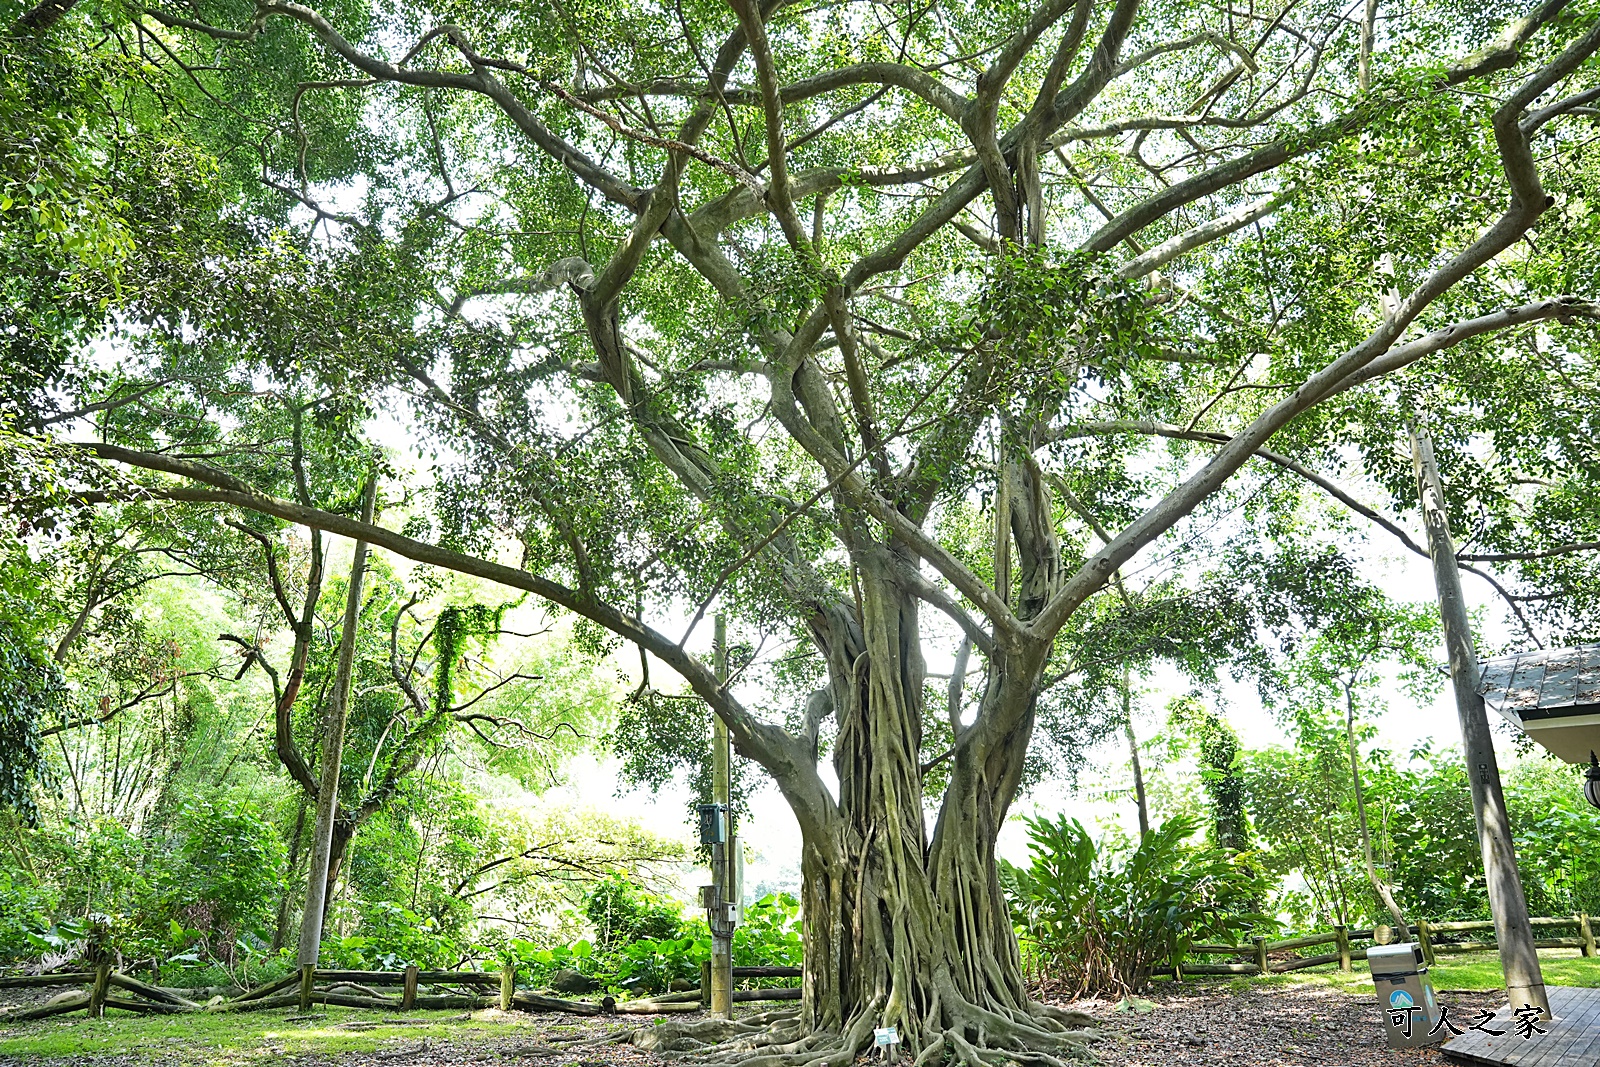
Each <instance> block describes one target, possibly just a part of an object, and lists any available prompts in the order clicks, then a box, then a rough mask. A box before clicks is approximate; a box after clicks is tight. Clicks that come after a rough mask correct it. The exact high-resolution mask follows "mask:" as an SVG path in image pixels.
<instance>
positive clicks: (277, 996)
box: [0, 964, 801, 1022]
mask: <svg viewBox="0 0 1600 1067" xmlns="http://www.w3.org/2000/svg"><path fill="white" fill-rule="evenodd" d="M733 977H734V979H735V980H739V979H749V978H766V979H771V978H799V977H801V970H800V968H798V967H735V968H733ZM303 981H304V975H303V974H302V973H301V972H298V971H297V972H295V973H293V974H288V975H285V976H284V977H282V978H280V979H278V980H277V981H275V982H268V983H266V984H265V985H261V986H257V987H256V988H254V989H250V990H247V991H245V992H243V993H241V994H239V995H238V996H236V997H232V998H229V999H221V998H213V999H212V1000H211V1001H210V1002H208V1003H205V1004H201V1003H199V1002H197V1001H194V1000H190V999H189V998H188V997H186V996H184V992H185V990H181V989H172V988H167V987H163V986H157V985H152V984H150V983H147V982H141V981H139V980H138V979H137V978H134V977H133V976H131V975H127V974H123V973H121V972H119V971H114V970H112V968H111V965H110V964H100V965H99V966H98V967H96V968H95V969H94V970H92V971H72V972H62V973H60V974H23V975H10V976H0V989H40V988H49V987H55V986H87V987H88V988H87V989H86V990H81V991H78V992H70V991H69V992H65V993H63V994H61V995H59V996H56V997H54V998H52V999H51V1000H50V1001H48V1002H46V1003H44V1004H39V1005H34V1006H31V1007H25V1008H18V1009H11V1010H0V1022H11V1021H15V1020H22V1019H44V1018H49V1017H50V1016H54V1015H66V1014H68V1013H70V1012H75V1011H87V1012H88V1013H89V1014H90V1015H91V1016H95V1017H99V1016H102V1015H104V1014H105V1010H106V1009H107V1008H115V1009H118V1010H120V1011H127V1012H134V1013H137V1014H144V1015H171V1014H180V1013H185V1012H225V1011H266V1010H269V1009H272V1008H290V1007H297V1006H300V1005H301V1004H304V1003H310V1004H321V1005H330V1004H331V1005H334V1006H335V1007H346V1008H374V1009H378V1010H384V1011H411V1010H413V1009H426V1008H436V1009H437V1008H492V1007H498V1008H500V1009H501V1010H503V1011H512V1010H520V1011H532V1012H570V1013H572V1014H575V1015H602V1014H606V1015H609V1014H613V1013H616V1014H623V1015H655V1014H661V1013H666V1012H685V1011H700V1010H702V1008H703V1007H704V1006H706V1005H708V1004H709V1003H710V999H711V988H710V979H709V977H708V976H707V975H705V974H702V976H701V983H700V988H698V989H689V990H685V991H683V992H681V993H667V994H663V995H661V996H657V997H652V998H649V999H644V1000H617V999H616V998H614V997H610V996H606V997H602V998H601V999H600V1000H598V1001H593V1000H568V999H564V998H561V997H550V996H545V995H544V994H542V993H535V992H532V991H529V990H523V989H518V988H517V969H516V968H515V967H513V966H510V965H507V966H505V967H503V968H502V969H501V970H499V971H424V970H421V969H420V968H417V967H414V966H413V967H407V968H406V969H405V970H402V971H353V970H335V969H327V970H324V969H322V968H320V967H319V968H317V969H315V970H314V971H313V972H312V975H311V983H312V986H311V989H310V991H309V993H307V992H305V991H303V990H302V989H301V985H302V983H303ZM395 986H399V987H400V995H399V996H392V995H386V994H384V993H380V992H378V989H379V988H393V987H395ZM424 987H429V988H431V989H432V992H423V989H424ZM465 989H470V990H472V991H471V992H463V991H462V990H465ZM113 990H115V991H116V992H113ZM123 993H128V994H132V996H131V997H130V996H122V995H120V994H123ZM800 998H801V990H800V987H799V986H779V987H776V988H770V989H735V990H733V999H734V1002H735V1003H748V1002H752V1001H769V1000H771V1001H783V1000H799V999H800Z"/></svg>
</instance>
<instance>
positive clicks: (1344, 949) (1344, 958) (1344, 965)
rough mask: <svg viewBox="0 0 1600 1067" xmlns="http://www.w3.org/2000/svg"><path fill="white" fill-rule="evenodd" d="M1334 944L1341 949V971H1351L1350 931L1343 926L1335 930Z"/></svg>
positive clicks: (1336, 927)
mask: <svg viewBox="0 0 1600 1067" xmlns="http://www.w3.org/2000/svg"><path fill="white" fill-rule="evenodd" d="M1333 943H1334V944H1335V945H1337V946H1338V947H1339V969H1340V970H1341V971H1348V970H1349V969H1350V929H1349V927H1347V926H1344V925H1343V924H1340V925H1339V926H1335V927H1334V928H1333Z"/></svg>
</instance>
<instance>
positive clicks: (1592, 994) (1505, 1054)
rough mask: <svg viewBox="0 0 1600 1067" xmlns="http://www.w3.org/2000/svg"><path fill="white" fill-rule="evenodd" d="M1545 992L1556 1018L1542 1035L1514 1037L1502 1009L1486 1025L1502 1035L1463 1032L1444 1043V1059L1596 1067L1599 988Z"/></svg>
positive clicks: (1507, 1010) (1599, 1059)
mask: <svg viewBox="0 0 1600 1067" xmlns="http://www.w3.org/2000/svg"><path fill="white" fill-rule="evenodd" d="M1549 992H1550V1008H1551V1011H1553V1012H1554V1013H1555V1016H1556V1018H1555V1020H1554V1021H1553V1022H1550V1023H1543V1024H1542V1025H1544V1026H1545V1028H1546V1030H1547V1032H1546V1033H1544V1034H1535V1035H1533V1036H1532V1037H1527V1038H1524V1037H1520V1036H1518V1034H1517V1032H1516V1018H1515V1016H1514V1015H1513V1014H1512V1012H1511V1006H1510V1005H1509V1004H1508V1005H1506V1006H1505V1007H1504V1008H1501V1009H1500V1010H1499V1011H1497V1012H1495V1014H1494V1018H1493V1019H1492V1020H1491V1021H1490V1022H1489V1023H1488V1024H1487V1025H1488V1026H1490V1027H1492V1028H1494V1029H1497V1030H1504V1031H1505V1033H1503V1034H1500V1035H1498V1036H1495V1035H1492V1034H1488V1033H1485V1032H1483V1031H1480V1030H1468V1031H1467V1032H1466V1033H1465V1034H1462V1035H1460V1036H1459V1037H1454V1038H1451V1039H1450V1040H1449V1041H1447V1042H1445V1044H1444V1045H1443V1046H1442V1048H1441V1050H1442V1051H1443V1053H1444V1057H1445V1059H1446V1060H1449V1061H1451V1062H1453V1063H1464V1064H1471V1065H1473V1067H1600V989H1573V988H1569V987H1566V986H1552V987H1550V990H1549ZM1453 1021H1456V1022H1460V1020H1453Z"/></svg>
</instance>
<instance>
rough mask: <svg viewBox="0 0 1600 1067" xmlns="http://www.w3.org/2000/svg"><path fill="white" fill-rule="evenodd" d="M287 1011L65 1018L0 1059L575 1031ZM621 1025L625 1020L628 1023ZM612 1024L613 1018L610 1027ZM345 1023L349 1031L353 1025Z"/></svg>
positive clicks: (506, 1019)
mask: <svg viewBox="0 0 1600 1067" xmlns="http://www.w3.org/2000/svg"><path fill="white" fill-rule="evenodd" d="M284 1015H285V1013H284V1012H270V1011H263V1012H247V1013H233V1012H228V1013H220V1012H219V1013H214V1014H213V1013H196V1014H189V1015H127V1014H124V1013H122V1012H118V1011H114V1010H113V1011H111V1012H108V1013H107V1016H106V1018H104V1019H90V1018H88V1017H87V1016H85V1015H81V1014H77V1015H68V1016H64V1017H59V1018H55V1019H41V1020H38V1021H36V1022H21V1023H15V1024H13V1025H11V1026H9V1027H4V1026H0V1058H8V1057H15V1058H17V1059H25V1060H37V1059H60V1060H66V1061H69V1062H75V1063H76V1062H82V1061H83V1060H84V1059H85V1058H86V1057H98V1056H110V1055H116V1056H118V1057H123V1058H126V1059H128V1060H131V1061H133V1062H140V1061H145V1062H151V1063H162V1064H173V1065H178V1064H182V1065H184V1067H200V1065H206V1067H210V1065H235V1064H246V1063H257V1062H260V1063H265V1062H275V1061H277V1060H279V1059H280V1058H282V1057H286V1056H307V1055H318V1054H321V1055H335V1054H342V1053H351V1054H358V1053H372V1052H378V1051H381V1050H384V1049H392V1048H394V1047H395V1046H396V1045H397V1044H400V1043H404V1044H407V1045H415V1044H418V1043H419V1041H420V1039H429V1040H431V1041H433V1042H435V1043H438V1044H448V1045H450V1046H451V1047H452V1048H460V1049H463V1050H467V1049H471V1048H473V1047H475V1046H476V1047H486V1046H497V1047H503V1046H505V1045H507V1044H533V1043H536V1042H539V1041H541V1040H543V1039H546V1038H549V1037H555V1036H559V1035H561V1034H576V1033H578V1032H579V1027H578V1026H575V1025H573V1024H571V1023H570V1022H568V1021H564V1020H566V1019H567V1018H568V1017H559V1018H558V1017H554V1016H538V1015H522V1014H511V1015H501V1014H500V1013H499V1012H496V1011H488V1012H482V1011H480V1012H475V1013H473V1014H472V1016H471V1017H470V1018H467V1017H465V1016H464V1013H462V1012H459V1011H455V1012H452V1011H412V1012H407V1013H405V1014H404V1015H397V1014H396V1013H394V1012H379V1011H364V1010H361V1009H356V1008H329V1009H328V1010H327V1014H326V1017H325V1018H322V1019H312V1020H306V1021H303V1022H290V1021H288V1020H286V1019H285V1017H284ZM625 1018H626V1017H625ZM611 1023H612V1025H614V1024H615V1020H612V1021H611ZM351 1024H356V1025H354V1026H352V1025H351Z"/></svg>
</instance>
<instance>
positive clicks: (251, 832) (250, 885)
mask: <svg viewBox="0 0 1600 1067" xmlns="http://www.w3.org/2000/svg"><path fill="white" fill-rule="evenodd" d="M177 829H178V834H179V844H178V847H177V849H176V852H177V859H178V862H177V863H176V864H173V865H172V869H171V874H170V878H171V880H170V882H169V883H168V888H167V894H168V900H169V901H170V907H171V913H172V914H175V915H177V916H178V917H179V918H181V919H182V920H183V924H184V925H185V926H186V927H192V928H194V929H197V930H200V931H201V932H202V933H204V934H205V935H206V936H207V937H208V938H209V940H210V941H211V945H212V949H213V951H216V952H218V953H219V954H223V955H226V956H227V957H229V958H230V959H231V957H232V955H233V952H234V945H235V944H236V942H237V941H238V939H239V936H240V935H241V934H243V933H245V932H256V931H260V930H262V929H263V928H264V927H265V925H266V924H267V923H268V922H269V921H270V920H271V919H272V912H273V905H274V903H275V901H276V899H277V894H278V892H279V891H280V889H279V887H280V886H281V885H282V884H283V868H284V862H285V861H284V847H283V841H282V839H281V838H280V837H279V835H278V832H277V830H276V829H275V828H274V827H273V825H272V824H271V823H270V822H268V821H267V820H266V819H265V818H263V817H262V815H261V812H260V811H259V810H257V808H256V807H255V805H254V804H252V803H249V802H248V801H233V800H226V799H199V800H191V801H189V802H188V803H187V804H185V805H184V806H183V809H182V810H181V811H180V812H179V814H178V820H177Z"/></svg>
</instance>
